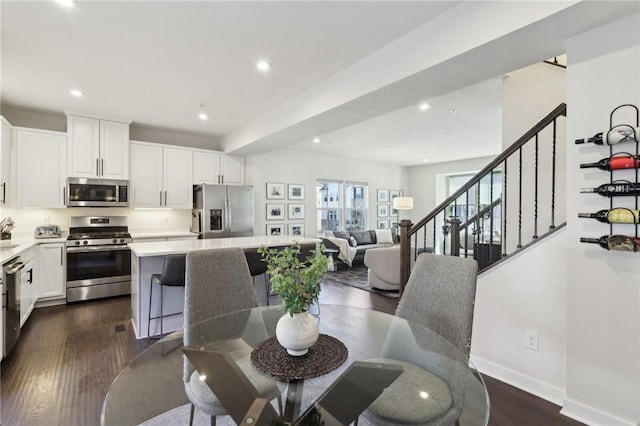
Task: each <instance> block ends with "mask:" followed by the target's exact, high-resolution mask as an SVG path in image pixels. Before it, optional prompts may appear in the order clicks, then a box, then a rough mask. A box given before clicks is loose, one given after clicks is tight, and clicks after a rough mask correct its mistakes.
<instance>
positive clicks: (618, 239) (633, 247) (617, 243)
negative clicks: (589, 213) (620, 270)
mask: <svg viewBox="0 0 640 426" xmlns="http://www.w3.org/2000/svg"><path fill="white" fill-rule="evenodd" d="M580 242H581V243H593V244H598V245H599V246H600V247H602V248H603V249H607V250H618V251H640V238H634V237H628V236H626V235H603V236H602V237H600V238H580Z"/></svg>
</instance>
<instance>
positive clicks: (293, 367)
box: [251, 334, 349, 380]
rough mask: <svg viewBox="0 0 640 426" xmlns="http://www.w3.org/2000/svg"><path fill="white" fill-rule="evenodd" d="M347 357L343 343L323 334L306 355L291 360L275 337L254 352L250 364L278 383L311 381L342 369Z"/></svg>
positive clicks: (261, 344) (258, 346)
mask: <svg viewBox="0 0 640 426" xmlns="http://www.w3.org/2000/svg"><path fill="white" fill-rule="evenodd" d="M348 353H349V351H348V350H347V347H346V346H345V345H344V344H343V343H342V342H341V341H340V340H338V339H336V338H335V337H331V336H327V335H326V334H321V335H320V336H319V337H318V341H317V342H316V344H315V345H313V346H312V347H311V348H309V352H307V353H306V354H305V355H302V356H291V355H289V354H288V353H287V350H286V349H285V348H283V347H282V346H280V343H278V340H277V339H276V337H275V336H274V337H270V338H268V339H267V340H265V341H263V342H260V343H258V345H257V346H256V347H255V348H253V351H252V352H251V364H253V366H254V367H255V368H257V369H258V370H259V371H261V372H263V373H266V374H270V375H272V376H274V377H277V378H279V379H287V380H300V379H311V378H312V377H318V376H322V375H323V374H327V373H329V372H331V371H333V370H335V369H336V368H338V367H340V366H341V365H342V364H343V363H344V362H345V361H346V359H347V355H348Z"/></svg>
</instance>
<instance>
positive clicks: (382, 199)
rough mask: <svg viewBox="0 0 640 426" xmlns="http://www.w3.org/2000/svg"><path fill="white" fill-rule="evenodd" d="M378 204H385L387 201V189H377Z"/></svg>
mask: <svg viewBox="0 0 640 426" xmlns="http://www.w3.org/2000/svg"><path fill="white" fill-rule="evenodd" d="M377 194H378V198H377V200H378V202H379V203H386V202H387V201H389V190H388V189H378V192H377Z"/></svg>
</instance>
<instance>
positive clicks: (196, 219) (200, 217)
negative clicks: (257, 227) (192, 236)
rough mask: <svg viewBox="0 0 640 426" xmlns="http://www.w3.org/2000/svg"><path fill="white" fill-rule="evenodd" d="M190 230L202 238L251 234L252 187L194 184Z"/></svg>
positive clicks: (246, 235)
mask: <svg viewBox="0 0 640 426" xmlns="http://www.w3.org/2000/svg"><path fill="white" fill-rule="evenodd" d="M191 232H197V233H198V234H199V236H198V238H201V239H202V238H206V239H208V238H227V237H251V236H253V187H252V186H235V185H207V184H202V185H194V186H193V211H192V212H191Z"/></svg>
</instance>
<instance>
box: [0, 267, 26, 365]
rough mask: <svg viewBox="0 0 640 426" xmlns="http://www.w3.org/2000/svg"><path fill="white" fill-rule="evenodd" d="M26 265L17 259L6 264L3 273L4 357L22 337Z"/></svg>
mask: <svg viewBox="0 0 640 426" xmlns="http://www.w3.org/2000/svg"><path fill="white" fill-rule="evenodd" d="M23 268H24V263H23V262H22V261H21V260H20V258H19V257H16V258H14V259H12V260H11V261H9V262H8V263H5V264H4V267H3V273H2V284H3V286H4V289H3V293H2V296H3V297H2V316H3V320H4V321H3V323H4V339H3V342H2V355H3V357H6V356H7V355H8V354H9V352H11V349H13V346H14V345H15V344H16V342H17V341H18V338H19V337H20V282H21V279H20V271H21V270H22V269H23Z"/></svg>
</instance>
